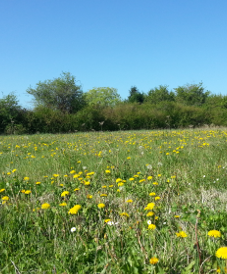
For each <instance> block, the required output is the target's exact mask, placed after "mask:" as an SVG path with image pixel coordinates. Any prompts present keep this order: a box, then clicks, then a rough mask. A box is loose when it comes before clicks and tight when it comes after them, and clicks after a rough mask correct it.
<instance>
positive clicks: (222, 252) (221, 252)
mask: <svg viewBox="0 0 227 274" xmlns="http://www.w3.org/2000/svg"><path fill="white" fill-rule="evenodd" d="M215 255H216V257H217V258H221V259H227V247H226V246H223V247H220V248H219V249H218V250H217V251H216V254H215Z"/></svg>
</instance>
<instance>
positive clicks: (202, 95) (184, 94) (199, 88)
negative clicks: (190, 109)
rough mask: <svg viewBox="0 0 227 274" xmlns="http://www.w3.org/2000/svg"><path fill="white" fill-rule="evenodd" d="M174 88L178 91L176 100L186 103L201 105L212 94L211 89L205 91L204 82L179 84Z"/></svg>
mask: <svg viewBox="0 0 227 274" xmlns="http://www.w3.org/2000/svg"><path fill="white" fill-rule="evenodd" d="M174 90H175V93H176V101H177V102H180V103H183V104H185V105H197V106H201V105H203V104H204V103H205V102H206V99H207V98H208V96H209V95H210V91H208V90H207V91H205V88H204V87H203V83H202V82H200V83H199V84H193V85H190V84H187V85H185V86H179V87H178V88H175V89H174Z"/></svg>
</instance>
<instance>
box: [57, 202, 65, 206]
mask: <svg viewBox="0 0 227 274" xmlns="http://www.w3.org/2000/svg"><path fill="white" fill-rule="evenodd" d="M59 206H67V204H66V203H65V202H64V203H61V204H59Z"/></svg>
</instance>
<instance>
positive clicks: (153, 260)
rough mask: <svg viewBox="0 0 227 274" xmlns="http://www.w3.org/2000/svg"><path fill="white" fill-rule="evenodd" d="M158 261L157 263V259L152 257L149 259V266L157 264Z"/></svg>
mask: <svg viewBox="0 0 227 274" xmlns="http://www.w3.org/2000/svg"><path fill="white" fill-rule="evenodd" d="M158 261H159V260H158V258H156V257H153V258H151V259H150V264H157V263H158Z"/></svg>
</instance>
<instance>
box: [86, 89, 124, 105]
mask: <svg viewBox="0 0 227 274" xmlns="http://www.w3.org/2000/svg"><path fill="white" fill-rule="evenodd" d="M84 98H85V101H86V103H87V104H88V105H99V106H115V105H116V104H118V103H119V102H121V97H120V95H119V94H118V92H117V89H116V88H110V87H99V88H93V89H90V90H89V91H88V92H86V93H85V94H84Z"/></svg>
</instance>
